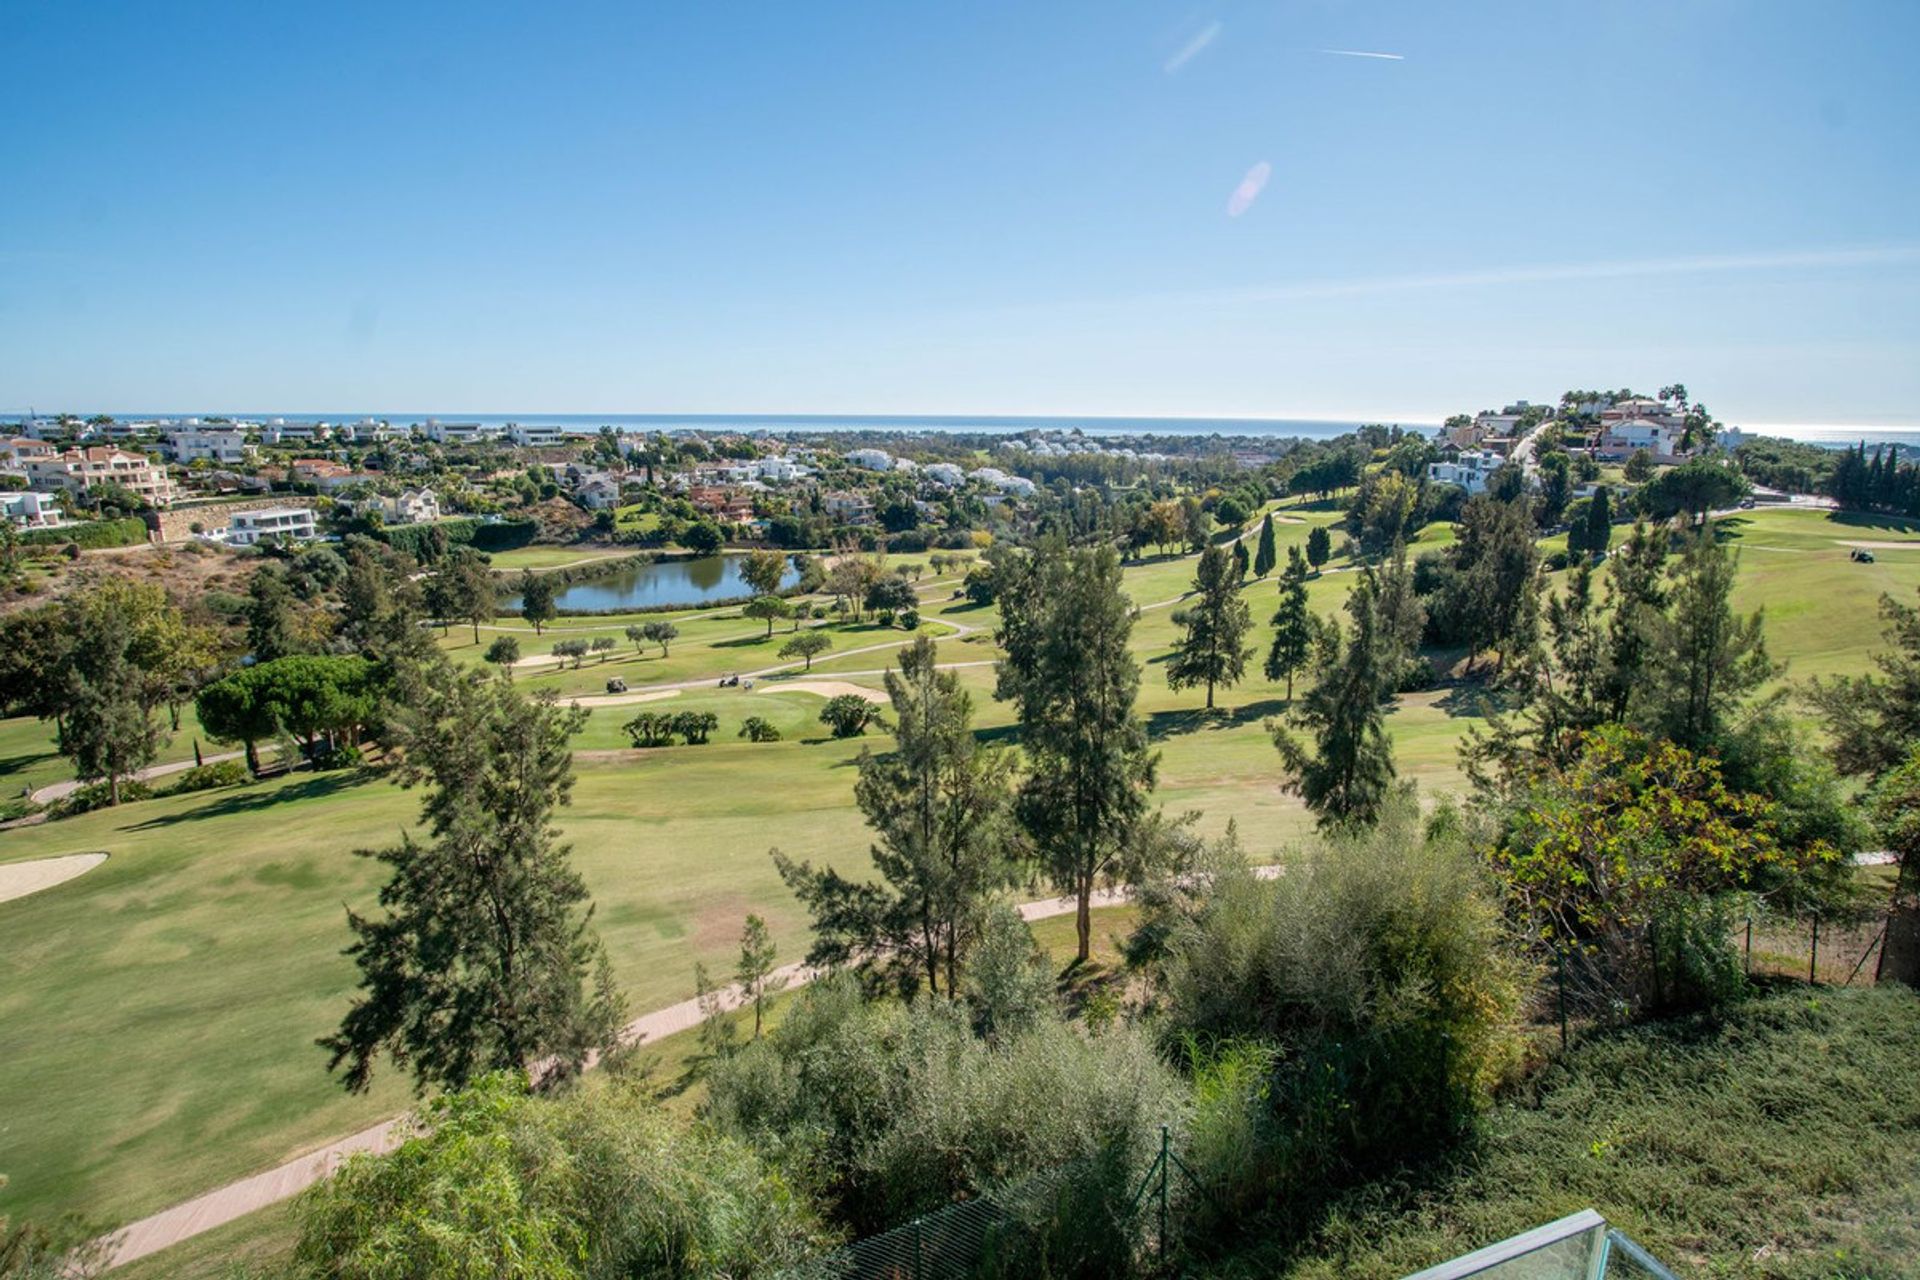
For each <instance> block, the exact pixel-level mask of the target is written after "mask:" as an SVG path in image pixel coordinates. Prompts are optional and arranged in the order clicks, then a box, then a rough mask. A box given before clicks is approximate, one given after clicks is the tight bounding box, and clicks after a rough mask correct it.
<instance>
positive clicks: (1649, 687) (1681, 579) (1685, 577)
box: [1630, 533, 1779, 752]
mask: <svg viewBox="0 0 1920 1280" xmlns="http://www.w3.org/2000/svg"><path fill="white" fill-rule="evenodd" d="M1737 567H1738V566H1737V562H1736V560H1735V558H1734V556H1733V554H1732V553H1731V552H1729V551H1727V549H1726V548H1724V547H1722V546H1721V545H1720V544H1719V543H1718V542H1716V541H1715V540H1714V538H1713V537H1712V535H1711V534H1710V533H1700V534H1696V535H1694V536H1693V537H1691V538H1689V539H1688V542H1687V547H1686V550H1685V551H1684V552H1683V553H1682V554H1681V557H1680V560H1679V562H1678V563H1677V564H1675V565H1674V566H1673V569H1672V571H1671V572H1670V574H1669V577H1670V579H1671V582H1672V587H1671V589H1670V591H1669V592H1668V596H1667V608H1666V610H1665V611H1664V612H1662V613H1657V614H1651V615H1648V616H1647V617H1646V619H1645V623H1646V643H1647V649H1648V662H1647V669H1646V676H1645V678H1644V679H1642V680H1641V681H1639V682H1637V686H1636V694H1635V697H1634V698H1633V700H1632V701H1631V703H1630V706H1631V707H1632V708H1633V710H1632V712H1631V718H1632V719H1633V721H1634V722H1635V723H1636V724H1637V725H1638V726H1640V727H1643V728H1644V729H1645V730H1646V731H1647V733H1648V734H1650V735H1651V736H1654V737H1661V738H1665V739H1667V740H1668V741H1670V742H1674V743H1677V744H1679V745H1680V746H1682V747H1685V748H1686V749H1687V750H1689V751H1694V752H1711V751H1713V750H1715V749H1716V748H1717V747H1718V745H1719V743H1720V740H1721V737H1722V735H1723V734H1724V732H1725V730H1726V728H1727V724H1728V721H1729V719H1730V717H1731V716H1732V714H1733V712H1734V711H1735V710H1736V709H1737V708H1738V707H1739V705H1740V704H1741V703H1742V702H1743V701H1744V700H1745V699H1746V698H1747V696H1748V695H1750V694H1752V693H1754V692H1755V691H1756V690H1758V689H1759V688H1760V686H1761V685H1763V684H1765V683H1766V682H1767V681H1768V680H1770V679H1772V678H1773V677H1774V676H1775V675H1777V674H1778V673H1779V667H1778V666H1777V665H1776V664H1775V663H1774V662H1773V661H1772V660H1771V659H1770V658H1768V657H1767V647H1766V641H1765V638H1764V635H1763V631H1762V624H1761V615H1760V614H1759V613H1758V612H1755V613H1752V614H1749V615H1747V616H1746V617H1740V616H1738V615H1736V614H1735V613H1734V612H1733V607H1732V605H1731V603H1730V602H1731V600H1732V596H1733V586H1734V579H1735V577H1736V576H1737Z"/></svg>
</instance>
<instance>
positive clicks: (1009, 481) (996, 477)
mask: <svg viewBox="0 0 1920 1280" xmlns="http://www.w3.org/2000/svg"><path fill="white" fill-rule="evenodd" d="M967 474H968V475H969V476H971V477H972V478H973V479H975V480H978V481H980V482H981V483H982V484H985V485H988V486H990V487H992V488H995V489H998V490H999V491H1000V492H1001V493H1009V494H1012V495H1014V496H1015V497H1019V498H1030V497H1032V496H1033V492H1034V483H1033V481H1031V480H1029V479H1027V478H1026V477H1025V476H1010V475H1008V474H1007V473H1006V472H1004V471H1002V470H1001V469H1000V468H998V467H976V468H974V469H973V470H972V471H970V472H968V473H967Z"/></svg>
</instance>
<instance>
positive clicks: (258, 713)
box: [194, 654, 377, 773]
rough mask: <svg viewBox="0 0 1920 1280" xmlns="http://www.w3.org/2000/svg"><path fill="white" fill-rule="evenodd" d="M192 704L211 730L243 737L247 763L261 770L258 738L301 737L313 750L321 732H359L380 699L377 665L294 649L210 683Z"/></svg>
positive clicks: (229, 738)
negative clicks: (292, 652) (290, 653)
mask: <svg viewBox="0 0 1920 1280" xmlns="http://www.w3.org/2000/svg"><path fill="white" fill-rule="evenodd" d="M194 705H195V710H196V711H197V712H198V714H199V717H200V726H201V728H203V729H205V730H206V731H207V734H208V736H209V737H212V738H213V739H215V740H216V741H220V742H238V743H241V744H242V745H243V746H244V747H245V748H246V752H247V768H248V769H250V770H252V771H253V772H255V773H258V772H259V771H260V754H259V745H260V743H262V742H265V741H268V740H271V739H274V738H278V737H280V736H282V735H285V736H287V737H291V738H297V739H299V740H300V741H302V742H303V743H305V744H306V750H307V754H308V755H309V756H311V755H313V754H314V753H315V752H316V751H317V750H318V747H319V740H320V739H321V738H322V737H323V736H324V737H325V738H327V739H328V741H329V742H332V741H333V740H334V739H335V738H336V737H338V736H341V735H345V736H346V737H348V738H349V739H350V740H351V739H352V738H353V737H355V736H357V734H358V732H359V730H360V728H361V726H363V725H365V724H366V723H367V722H368V721H369V720H371V719H373V717H374V713H375V710H376V705H377V704H376V700H375V696H374V672H373V667H372V664H370V663H369V662H368V661H367V660H366V659H365V658H361V657H356V656H353V655H344V654H331V655H315V654H295V655H293V656H292V657H287V658H276V659H274V660H273V661H272V662H263V663H260V664H259V665H257V666H252V667H248V668H247V669H246V670H244V671H238V672H235V673H234V674H233V675H230V676H228V677H227V678H226V679H224V680H220V681H216V682H215V683H213V684H210V685H208V686H207V687H206V688H204V689H202V690H201V691H200V696H199V697H198V698H197V699H196V700H195V704H194Z"/></svg>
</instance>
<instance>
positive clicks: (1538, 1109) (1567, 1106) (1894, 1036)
mask: <svg viewBox="0 0 1920 1280" xmlns="http://www.w3.org/2000/svg"><path fill="white" fill-rule="evenodd" d="M1917 1055H1920V996H1916V995H1915V993H1914V992H1912V991H1911V990H1908V989H1906V988H1901V987H1891V986H1889V987H1882V988H1872V989H1860V990H1851V991H1835V990H1808V989H1806V988H1800V987H1787V988H1783V989H1780V990H1777V991H1775V992H1773V993H1772V994H1767V995H1761V996H1758V997H1756V998H1754V999H1752V1000H1749V1001H1747V1002H1745V1003H1743V1004H1740V1005H1737V1006H1735V1007H1733V1008H1731V1009H1729V1010H1727V1011H1726V1012H1725V1013H1724V1014H1723V1015H1721V1016H1719V1017H1698V1018H1691V1019H1684V1020H1678V1021H1672V1022H1664V1023H1656V1024H1651V1025H1646V1026H1641V1027H1637V1028H1631V1029H1626V1030H1620V1031H1613V1032H1608V1033H1605V1034H1600V1035H1596V1036H1595V1037H1593V1038H1592V1039H1590V1040H1588V1041H1587V1042H1585V1043H1582V1044H1578V1045H1576V1046H1575V1048H1574V1049H1573V1050H1572V1051H1571V1052H1570V1053H1568V1054H1567V1055H1566V1056H1565V1057H1563V1058H1561V1059H1560V1060H1558V1061H1556V1062H1555V1063H1553V1064H1552V1065H1551V1066H1549V1067H1548V1068H1547V1069H1546V1070H1545V1071H1543V1072H1542V1073H1541V1075H1540V1076H1539V1077H1538V1079H1537V1080H1536V1081H1534V1082H1533V1083H1532V1085H1531V1086H1530V1087H1529V1088H1528V1089H1526V1090H1525V1091H1524V1092H1523V1093H1522V1094H1520V1095H1519V1096H1516V1097H1513V1098H1511V1099H1508V1100H1507V1101H1505V1102H1503V1103H1502V1104H1501V1105H1500V1106H1499V1107H1497V1108H1496V1110H1495V1111H1494V1112H1493V1113H1492V1114H1491V1115H1490V1116H1489V1117H1488V1118H1487V1120H1486V1122H1485V1125H1484V1129H1483V1132H1482V1133H1481V1135H1480V1136H1479V1137H1478V1139H1477V1140H1475V1141H1473V1142H1472V1143H1470V1144H1469V1145H1467V1146H1465V1147H1463V1148H1462V1149H1461V1150H1459V1151H1457V1152H1452V1153H1442V1154H1440V1155H1437V1156H1436V1159H1435V1160H1434V1162H1433V1164H1432V1165H1430V1166H1428V1167H1427V1168H1425V1169H1419V1170H1413V1171H1409V1172H1407V1173H1405V1174H1404V1175H1402V1176H1401V1177H1399V1178H1396V1179H1387V1180H1382V1181H1377V1182H1374V1183H1371V1184H1369V1185H1367V1186H1366V1187H1364V1188H1363V1189H1361V1190H1359V1191H1357V1192H1354V1193H1351V1194H1348V1195H1345V1196H1341V1197H1337V1198H1335V1199H1333V1200H1332V1201H1331V1202H1330V1203H1328V1204H1325V1205H1321V1206H1315V1207H1304V1206H1302V1207H1296V1209H1297V1211H1296V1213H1295V1214H1294V1216H1293V1219H1292V1221H1291V1222H1289V1223H1282V1222H1274V1223H1272V1224H1268V1225H1267V1226H1265V1227H1262V1226H1261V1225H1259V1224H1250V1231H1249V1235H1248V1238H1246V1239H1244V1240H1242V1241H1240V1242H1238V1243H1237V1244H1236V1245H1235V1246H1234V1247H1233V1248H1232V1250H1231V1251H1230V1252H1229V1253H1228V1254H1227V1255H1226V1256H1224V1257H1219V1258H1216V1259H1215V1261H1214V1262H1213V1263H1212V1264H1211V1265H1209V1266H1206V1267H1204V1268H1197V1270H1198V1271H1200V1272H1201V1273H1203V1274H1208V1275H1212V1276H1217V1277H1222V1278H1226V1277H1235V1278H1237V1277H1252V1276H1263V1277H1264V1276H1285V1277H1294V1278H1296V1280H1323V1278H1330V1277H1335V1276H1339V1277H1361V1278H1366V1277H1378V1278H1380V1280H1386V1278H1387V1277H1394V1276H1402V1275H1406V1274H1408V1273H1410V1272H1413V1271H1416V1270H1419V1269H1421V1268H1424V1267H1428V1266H1432V1265H1434V1264H1435V1263H1438V1262H1441V1261H1444V1260H1446V1259H1448V1258H1451V1257H1454V1256H1457V1255H1459V1254H1462V1253H1466V1252H1468V1251H1470V1250H1473V1249H1477V1248H1479V1247H1481V1246H1483V1245H1487V1244H1491V1243H1493V1242H1494V1241H1497V1240H1501V1239H1504V1238H1505V1237H1507V1236H1510V1235H1513V1234H1515V1233H1517V1232H1520V1231H1523V1230H1526V1229H1527V1228H1529V1227H1533V1226H1537V1225H1539V1224H1540V1223H1543V1222H1548V1221H1551V1220H1552V1219H1555V1218H1558V1217H1561V1216H1563V1215H1565V1214H1568V1213H1572V1212H1575V1211H1577V1210H1579V1209H1584V1208H1589V1207H1590V1208H1594V1209H1597V1210H1599V1212H1600V1213H1601V1214H1602V1215H1603V1216H1605V1217H1606V1218H1607V1219H1608V1221H1610V1222H1611V1223H1613V1224H1614V1225H1615V1226H1618V1227H1619V1228H1621V1229H1622V1230H1624V1231H1626V1232H1627V1234H1629V1235H1631V1236H1632V1237H1634V1238H1635V1239H1636V1240H1638V1241H1639V1242H1640V1243H1642V1244H1643V1245H1645V1246H1647V1247H1648V1248H1649V1249H1650V1250H1652V1251H1653V1253H1654V1254H1655V1256H1657V1257H1659V1258H1661V1259H1662V1260H1664V1261H1665V1262H1666V1263H1667V1264H1668V1265H1669V1266H1670V1267H1672V1268H1673V1269H1674V1270H1675V1271H1677V1272H1678V1273H1679V1274H1681V1275H1697V1276H1715V1277H1722V1276H1749V1277H1795V1278H1800V1280H1813V1278H1815V1277H1888V1276H1911V1275H1915V1274H1920V1073H1915V1072H1914V1070H1913V1063H1914V1061H1915V1060H1916V1056H1917ZM1289 1229H1291V1230H1293V1231H1297V1232H1300V1234H1299V1235H1297V1236H1296V1237H1295V1238H1294V1239H1292V1240H1291V1241H1286V1240H1285V1236H1286V1235H1287V1233H1288V1231H1289Z"/></svg>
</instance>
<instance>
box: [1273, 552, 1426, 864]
mask: <svg viewBox="0 0 1920 1280" xmlns="http://www.w3.org/2000/svg"><path fill="white" fill-rule="evenodd" d="M1373 597H1374V586H1373V582H1372V577H1371V575H1370V574H1368V575H1362V577H1361V581H1360V586H1359V587H1358V588H1356V589H1355V591H1354V593H1353V594H1352V595H1351V596H1349V597H1347V612H1348V614H1349V615H1350V616H1351V617H1352V619H1353V624H1352V628H1351V630H1352V634H1351V636H1350V637H1348V638H1347V639H1346V641H1345V643H1344V644H1342V645H1341V646H1340V650H1341V651H1340V652H1339V653H1338V654H1337V655H1335V656H1334V657H1333V658H1332V660H1331V662H1330V663H1329V664H1328V668H1327V670H1326V671H1325V673H1324V674H1322V676H1321V677H1320V680H1319V681H1318V682H1317V683H1316V684H1315V685H1314V686H1313V688H1312V689H1310V690H1308V691H1307V693H1306V694H1305V695H1304V696H1303V697H1302V698H1301V699H1300V706H1299V707H1298V708H1297V709H1295V710H1294V711H1293V713H1292V714H1291V715H1290V716H1289V718H1288V719H1289V721H1290V722H1291V724H1292V726H1293V727H1294V728H1297V729H1300V730H1303V731H1304V732H1305V733H1306V734H1308V735H1309V736H1310V737H1311V738H1312V740H1313V742H1312V746H1311V747H1308V746H1305V745H1303V744H1302V743H1301V742H1300V741H1299V739H1297V738H1295V737H1294V735H1293V734H1292V733H1291V732H1290V731H1289V729H1288V727H1287V725H1285V724H1282V723H1281V722H1278V721H1270V722H1269V723H1268V726H1267V727H1268V729H1269V730H1270V731H1271V732H1272V734H1273V745H1274V746H1275V747H1276V748H1278V749H1279V752H1280V758H1281V759H1282V760H1283V761H1284V762H1285V763H1286V767H1287V770H1288V772H1289V773H1290V774H1291V775H1292V776H1291V777H1289V778H1288V780H1287V782H1286V783H1285V786H1286V789H1287V790H1289V791H1293V792H1295V793H1297V794H1298V795H1299V796H1300V798H1301V799H1302V800H1303V801H1305V802H1306V805H1307V808H1309V809H1311V810H1313V813H1314V816H1315V818H1316V819H1317V820H1318V823H1319V826H1320V828H1321V830H1323V831H1325V830H1334V829H1338V828H1342V827H1352V826H1371V825H1372V824H1373V823H1374V821H1375V820H1376V819H1378V817H1379V815H1380V811H1381V808H1382V806H1384V805H1385V803H1386V800H1387V792H1388V789H1389V787H1390V786H1391V785H1392V783H1393V777H1394V767H1393V742H1392V740H1391V739H1390V738H1388V737H1387V730H1386V724H1385V718H1384V717H1383V716H1382V714H1381V711H1380V699H1381V695H1382V693H1384V692H1385V689H1384V685H1383V681H1382V675H1383V673H1382V671H1381V663H1380V659H1381V652H1380V650H1381V645H1380V638H1379V635H1378V634H1377V632H1376V625H1377V623H1376V610H1375V605H1374V598H1373Z"/></svg>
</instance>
